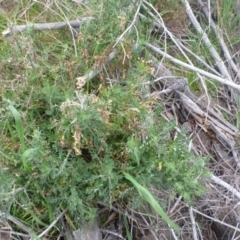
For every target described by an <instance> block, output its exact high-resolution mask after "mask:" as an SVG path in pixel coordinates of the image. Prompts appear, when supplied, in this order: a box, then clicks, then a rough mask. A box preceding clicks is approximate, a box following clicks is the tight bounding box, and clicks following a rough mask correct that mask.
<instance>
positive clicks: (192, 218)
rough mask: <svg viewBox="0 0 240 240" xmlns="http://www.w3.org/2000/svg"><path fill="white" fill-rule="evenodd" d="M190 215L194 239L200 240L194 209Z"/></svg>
mask: <svg viewBox="0 0 240 240" xmlns="http://www.w3.org/2000/svg"><path fill="white" fill-rule="evenodd" d="M189 215H190V219H191V222H192V232H193V239H194V240H198V235H197V229H196V222H195V218H194V216H193V209H192V207H190V208H189Z"/></svg>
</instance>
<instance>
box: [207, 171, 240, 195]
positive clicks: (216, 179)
mask: <svg viewBox="0 0 240 240" xmlns="http://www.w3.org/2000/svg"><path fill="white" fill-rule="evenodd" d="M211 180H212V181H214V182H215V183H217V184H218V185H221V186H222V187H225V188H226V189H227V190H228V191H230V192H231V193H232V194H233V195H235V196H236V197H237V198H239V199H240V192H239V191H238V190H237V189H236V188H234V187H232V186H231V185H229V184H228V183H226V182H225V181H223V180H222V179H220V178H219V177H217V176H214V175H213V174H212V175H211Z"/></svg>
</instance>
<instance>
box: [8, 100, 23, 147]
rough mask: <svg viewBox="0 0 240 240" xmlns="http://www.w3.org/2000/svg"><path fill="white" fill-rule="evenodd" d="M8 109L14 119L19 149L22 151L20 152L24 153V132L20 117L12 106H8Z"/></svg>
mask: <svg viewBox="0 0 240 240" xmlns="http://www.w3.org/2000/svg"><path fill="white" fill-rule="evenodd" d="M9 109H10V110H11V112H12V114H13V117H14V119H15V123H16V129H17V132H18V137H19V139H20V143H21V149H22V151H25V142H24V130H23V124H22V119H21V116H20V114H19V112H18V111H17V109H16V108H15V107H14V106H12V105H9Z"/></svg>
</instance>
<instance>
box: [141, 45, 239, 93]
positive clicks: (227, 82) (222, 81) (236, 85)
mask: <svg viewBox="0 0 240 240" xmlns="http://www.w3.org/2000/svg"><path fill="white" fill-rule="evenodd" d="M145 45H146V47H148V48H149V49H151V50H152V51H154V52H155V53H158V54H160V55H162V56H163V57H165V58H167V59H168V60H170V61H171V62H173V63H176V64H178V65H180V66H182V67H185V68H187V69H189V70H192V71H195V72H198V73H200V74H202V75H204V76H206V77H208V78H212V79H214V80H216V81H218V82H220V83H222V84H224V85H227V86H229V87H232V88H235V89H237V90H238V91H240V85H238V84H236V83H234V82H232V81H229V80H228V79H224V78H222V77H219V76H216V75H214V74H212V73H209V72H206V71H204V70H202V69H200V68H197V67H194V66H192V65H189V64H187V63H185V62H182V61H180V60H178V59H176V58H174V57H172V56H171V55H169V54H167V53H166V52H163V51H162V50H160V49H159V48H157V47H155V46H154V45H152V44H150V43H145Z"/></svg>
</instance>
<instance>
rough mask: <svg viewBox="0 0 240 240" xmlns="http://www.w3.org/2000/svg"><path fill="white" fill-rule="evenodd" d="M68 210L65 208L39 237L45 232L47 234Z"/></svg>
mask: <svg viewBox="0 0 240 240" xmlns="http://www.w3.org/2000/svg"><path fill="white" fill-rule="evenodd" d="M66 211H67V209H65V210H64V211H63V212H62V213H61V214H60V215H59V216H58V217H57V218H56V219H55V220H54V221H53V222H52V223H51V224H50V225H49V226H48V227H47V228H46V229H45V230H44V231H43V232H42V233H41V234H39V235H38V238H39V239H40V238H41V237H43V236H44V235H45V234H47V233H48V232H49V231H50V230H51V229H52V227H53V226H54V225H55V224H56V223H57V222H58V221H59V220H60V219H61V217H62V216H63V215H64V214H65V212H66ZM30 240H33V238H31V239H30Z"/></svg>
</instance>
